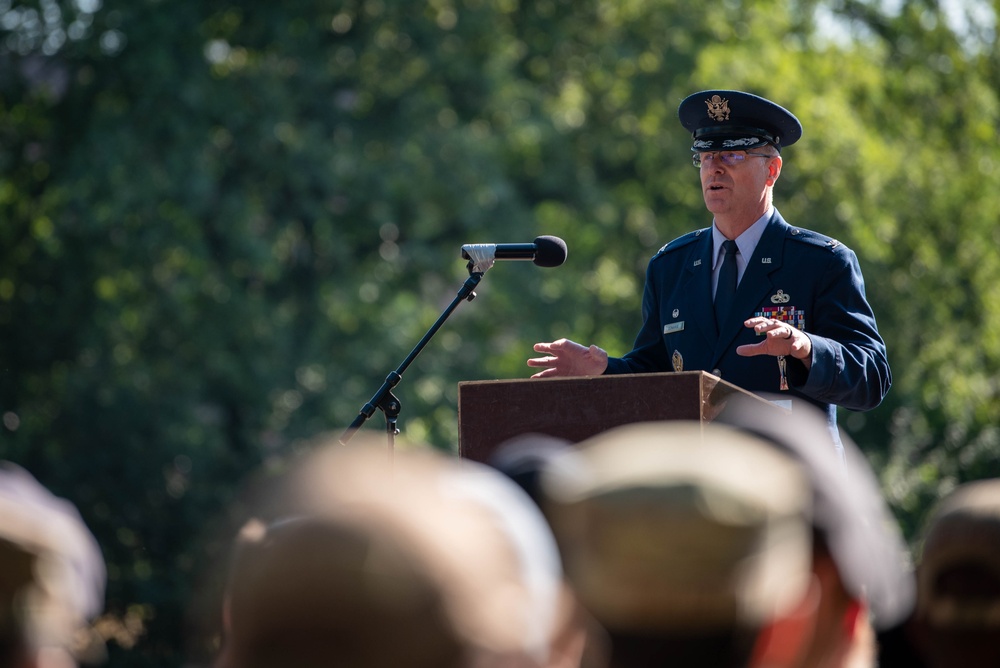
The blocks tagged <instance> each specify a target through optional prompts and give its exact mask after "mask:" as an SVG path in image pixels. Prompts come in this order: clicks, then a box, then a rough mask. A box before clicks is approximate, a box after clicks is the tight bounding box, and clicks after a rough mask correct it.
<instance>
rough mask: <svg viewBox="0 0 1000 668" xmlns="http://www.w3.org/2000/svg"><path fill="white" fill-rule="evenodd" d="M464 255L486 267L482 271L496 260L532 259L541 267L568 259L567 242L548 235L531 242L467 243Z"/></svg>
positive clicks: (472, 263)
mask: <svg viewBox="0 0 1000 668" xmlns="http://www.w3.org/2000/svg"><path fill="white" fill-rule="evenodd" d="M462 257H463V258H465V259H466V260H469V263H470V264H471V265H475V266H476V267H477V268H478V267H485V269H482V271H485V270H486V269H489V268H490V267H492V266H493V262H494V260H531V261H532V262H534V263H535V264H537V265H538V266H539V267H558V266H559V265H561V264H562V263H563V262H565V261H566V242H565V241H563V240H562V239H560V238H559V237H552V236H548V235H546V236H541V237H537V238H536V239H535V240H534V241H533V242H531V243H530V244H465V245H464V246H462Z"/></svg>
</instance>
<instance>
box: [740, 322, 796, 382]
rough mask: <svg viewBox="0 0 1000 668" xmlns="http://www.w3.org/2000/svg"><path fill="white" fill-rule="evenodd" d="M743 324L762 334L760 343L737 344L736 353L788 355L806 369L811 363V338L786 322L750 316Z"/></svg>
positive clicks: (743, 354)
mask: <svg viewBox="0 0 1000 668" xmlns="http://www.w3.org/2000/svg"><path fill="white" fill-rule="evenodd" d="M743 324H744V325H745V326H747V327H751V328H753V330H754V331H755V332H757V333H758V334H763V335H764V340H763V341H761V342H760V343H752V344H749V345H745V346H739V347H738V348H737V349H736V353H737V354H738V355H742V356H743V357H753V356H755V355H774V356H775V357H777V356H780V355H789V356H791V357H794V358H795V359H797V360H800V361H801V362H802V363H803V364H805V365H806V368H807V369H808V368H809V367H810V366H811V365H812V339H810V338H809V335H808V334H806V333H805V332H803V331H801V330H800V329H798V328H797V327H793V326H792V325H790V324H788V323H787V322H781V321H780V320H772V319H771V318H761V317H756V318H750V319H749V320H745V321H744V322H743Z"/></svg>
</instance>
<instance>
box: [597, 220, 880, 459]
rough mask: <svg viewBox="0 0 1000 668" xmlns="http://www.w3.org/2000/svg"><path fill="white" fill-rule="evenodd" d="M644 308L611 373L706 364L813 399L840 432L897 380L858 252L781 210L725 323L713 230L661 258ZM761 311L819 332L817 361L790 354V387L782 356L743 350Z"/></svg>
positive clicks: (759, 388) (652, 266)
mask: <svg viewBox="0 0 1000 668" xmlns="http://www.w3.org/2000/svg"><path fill="white" fill-rule="evenodd" d="M642 315H643V325H642V328H641V329H640V330H639V334H638V336H637V337H636V340H635V345H634V348H633V350H632V351H631V352H630V353H628V354H627V355H625V356H624V357H622V358H611V359H609V360H608V368H607V371H606V372H605V373H650V372H658V371H671V370H673V371H681V370H683V371H695V370H703V371H707V372H709V373H711V374H713V375H716V376H719V377H721V378H722V379H724V380H726V381H728V382H730V383H733V384H734V385H737V386H739V387H742V388H743V389H745V390H748V391H750V392H754V393H758V394H773V395H778V394H781V395H784V397H781V398H789V399H795V398H798V399H804V400H806V401H809V402H810V403H812V404H814V405H816V406H818V407H819V408H820V409H821V410H823V411H824V412H825V413H826V414H827V416H828V420H829V422H830V425H831V428H832V429H833V431H834V433H835V434H836V407H837V406H842V407H844V408H848V409H852V410H868V409H871V408H874V407H875V406H877V405H878V404H879V403H881V401H882V399H883V398H884V397H885V394H886V392H888V390H889V385H890V384H891V382H892V375H891V373H890V371H889V363H888V360H887V358H886V352H885V343H884V342H883V341H882V337H881V336H880V335H879V333H878V328H877V326H876V324H875V315H874V313H873V312H872V309H871V306H870V305H869V304H868V301H867V299H866V298H865V286H864V279H863V277H862V275H861V267H860V266H859V264H858V259H857V256H856V255H855V254H854V252H853V251H852V250H850V249H849V248H847V247H846V246H844V245H843V244H841V243H839V242H838V241H836V240H834V239H831V238H830V237H827V236H824V235H821V234H818V233H816V232H811V231H809V230H804V229H801V228H797V227H792V226H790V225H789V224H788V223H786V222H785V220H784V219H783V218H782V217H781V215H780V214H779V213H778V211H777V209H775V210H774V211H773V214H772V216H771V219H770V220H769V221H768V223H767V227H766V229H765V230H764V233H763V235H762V236H761V239H760V241H759V242H758V244H757V248H756V249H755V250H754V253H753V256H752V257H751V258H750V260H749V261H748V262H747V266H746V271H745V272H744V275H743V278H742V279H741V280H740V283H739V288H738V289H737V292H736V297H735V301H734V302H733V307H732V310H731V311H730V313H729V315H728V316H727V317H726V319H725V321H724V322H723V323H722V324H721V327H717V326H716V322H715V315H714V310H713V305H712V230H711V228H706V229H702V230H697V231H694V232H691V233H689V234H687V235H685V236H683V237H680V238H678V239H676V240H674V241H672V242H670V243H669V244H667V245H666V246H664V247H663V248H661V249H660V251H659V252H658V253H657V254H656V255H655V256H653V258H652V259H651V260H650V262H649V265H648V268H647V270H646V286H645V290H644V293H643V299H642ZM755 315H763V316H765V317H774V318H776V319H780V320H786V321H788V322H789V323H790V324H793V325H795V326H797V327H799V329H801V330H803V331H805V332H807V333H808V334H809V338H810V339H812V367H811V368H809V369H807V368H806V367H805V365H804V364H802V362H801V361H799V360H796V359H793V358H792V357H791V356H788V357H787V373H788V385H789V389H788V390H787V391H784V392H781V391H779V387H780V386H779V383H780V374H779V368H778V363H777V358H776V357H774V356H771V355H758V356H754V357H742V356H740V355H737V354H736V348H737V347H738V346H741V345H745V344H753V343H759V342H760V341H761V340H762V339H761V338H760V336H758V335H757V334H756V333H755V332H754V331H753V329H752V328H747V327H745V326H744V325H743V322H744V321H745V320H746V319H747V318H751V317H753V316H755ZM793 405H794V402H793ZM838 440H839V439H838Z"/></svg>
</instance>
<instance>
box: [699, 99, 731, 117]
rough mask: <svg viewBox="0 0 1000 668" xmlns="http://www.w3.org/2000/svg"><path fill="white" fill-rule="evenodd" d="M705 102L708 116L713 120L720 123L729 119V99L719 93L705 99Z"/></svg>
mask: <svg viewBox="0 0 1000 668" xmlns="http://www.w3.org/2000/svg"><path fill="white" fill-rule="evenodd" d="M705 104H707V105H708V117H709V118H711V119H712V120H713V121H719V122H720V123H721V122H722V121H728V120H729V100H727V99H726V98H724V97H722V96H721V95H713V96H712V97H710V98H709V99H707V100H705Z"/></svg>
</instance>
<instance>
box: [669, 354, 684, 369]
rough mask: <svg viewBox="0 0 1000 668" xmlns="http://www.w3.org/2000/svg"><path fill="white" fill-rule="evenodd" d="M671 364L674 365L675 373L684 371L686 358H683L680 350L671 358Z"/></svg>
mask: <svg viewBox="0 0 1000 668" xmlns="http://www.w3.org/2000/svg"><path fill="white" fill-rule="evenodd" d="M670 363H671V364H673V365H674V371H678V372H680V371H683V370H684V358H683V357H681V352H680V351H679V350H675V351H674V354H673V355H671V356H670Z"/></svg>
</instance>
